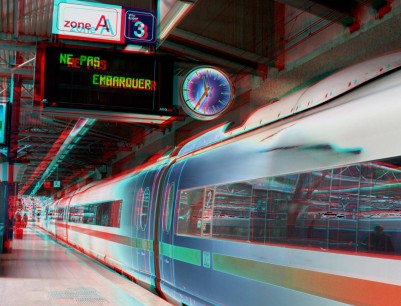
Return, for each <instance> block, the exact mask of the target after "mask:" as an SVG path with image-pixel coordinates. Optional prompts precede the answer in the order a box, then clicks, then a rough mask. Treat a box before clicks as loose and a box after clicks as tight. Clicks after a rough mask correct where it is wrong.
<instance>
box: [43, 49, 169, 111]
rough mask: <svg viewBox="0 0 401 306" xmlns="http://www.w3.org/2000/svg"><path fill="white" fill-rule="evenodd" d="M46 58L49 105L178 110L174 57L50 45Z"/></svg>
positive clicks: (45, 97)
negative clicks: (175, 104)
mask: <svg viewBox="0 0 401 306" xmlns="http://www.w3.org/2000/svg"><path fill="white" fill-rule="evenodd" d="M42 59H43V62H44V66H43V65H40V67H38V70H39V71H41V72H42V75H41V80H42V83H43V84H42V86H41V88H40V89H39V90H38V91H39V98H40V99H42V100H43V102H44V103H43V106H44V107H45V108H46V107H47V108H51V107H57V108H68V109H85V110H86V109H87V110H97V111H115V112H127V113H141V114H151V115H156V114H158V115H174V114H175V112H174V110H173V65H174V63H173V60H172V59H171V58H170V57H164V56H158V55H154V54H133V53H124V52H115V51H114V52H111V51H102V50H91V49H79V48H57V47H46V48H45V53H44V56H42ZM37 98H38V96H37Z"/></svg>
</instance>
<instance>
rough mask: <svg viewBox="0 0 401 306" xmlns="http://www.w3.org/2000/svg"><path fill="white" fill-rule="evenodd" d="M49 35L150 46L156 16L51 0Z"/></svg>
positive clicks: (114, 6) (89, 3) (98, 5)
mask: <svg viewBox="0 0 401 306" xmlns="http://www.w3.org/2000/svg"><path fill="white" fill-rule="evenodd" d="M52 33H53V34H57V35H59V37H60V38H65V39H76V40H87V41H99V42H110V43H118V44H132V43H133V44H154V43H155V42H156V16H155V14H154V13H152V12H149V11H141V10H135V9H131V8H126V7H122V6H118V5H107V4H102V3H94V2H84V1H75V0H55V1H54V8H53V25H52Z"/></svg>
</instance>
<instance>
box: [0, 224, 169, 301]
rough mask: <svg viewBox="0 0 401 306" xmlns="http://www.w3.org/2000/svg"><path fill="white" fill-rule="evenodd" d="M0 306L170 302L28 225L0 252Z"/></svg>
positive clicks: (32, 225)
mask: <svg viewBox="0 0 401 306" xmlns="http://www.w3.org/2000/svg"><path fill="white" fill-rule="evenodd" d="M0 305H2V306H31V305H32V306H35V305H41V306H63V305H69V306H71V305H96V306H98V305H104V306H107V305H113V306H114V305H115V306H126V305H130V306H136V305H138V306H139V305H141V306H146V305H152V306H167V305H171V304H169V303H168V302H166V301H164V300H163V299H161V298H160V297H158V296H156V295H154V294H153V293H151V292H149V291H148V290H146V289H144V288H142V287H140V286H138V285H137V284H135V283H133V282H132V281H130V280H128V279H126V278H125V277H123V276H121V275H120V274H118V273H117V272H115V271H113V270H111V269H108V268H107V267H104V266H102V265H100V264H99V263H97V262H95V261H94V260H92V259H90V258H88V257H86V256H85V255H83V254H81V253H79V252H77V251H76V250H74V249H73V248H70V247H68V246H65V245H62V244H60V243H58V242H56V241H55V240H53V239H52V238H51V237H49V236H48V234H46V233H45V232H43V231H42V230H41V229H40V228H38V227H36V226H35V225H34V224H28V226H27V227H26V228H25V229H24V232H23V236H22V239H14V241H13V249H12V253H9V254H0Z"/></svg>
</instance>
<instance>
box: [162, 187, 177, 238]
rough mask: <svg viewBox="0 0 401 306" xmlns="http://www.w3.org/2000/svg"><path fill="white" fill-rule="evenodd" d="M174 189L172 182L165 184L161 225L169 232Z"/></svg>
mask: <svg viewBox="0 0 401 306" xmlns="http://www.w3.org/2000/svg"><path fill="white" fill-rule="evenodd" d="M174 189H175V184H174V182H173V183H171V184H167V188H166V190H165V193H164V205H163V218H162V226H163V230H164V231H165V232H170V228H171V220H172V217H173V207H174Z"/></svg>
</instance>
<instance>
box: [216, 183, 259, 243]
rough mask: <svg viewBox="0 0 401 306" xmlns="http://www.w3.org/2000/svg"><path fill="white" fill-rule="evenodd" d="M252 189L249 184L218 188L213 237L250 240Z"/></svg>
mask: <svg viewBox="0 0 401 306" xmlns="http://www.w3.org/2000/svg"><path fill="white" fill-rule="evenodd" d="M252 189H253V187H252V185H251V184H249V183H248V182H241V183H235V184H226V185H220V186H217V187H216V194H215V201H214V210H213V215H212V216H213V220H212V235H213V237H215V238H224V239H236V240H249V234H250V207H251V199H252Z"/></svg>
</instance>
